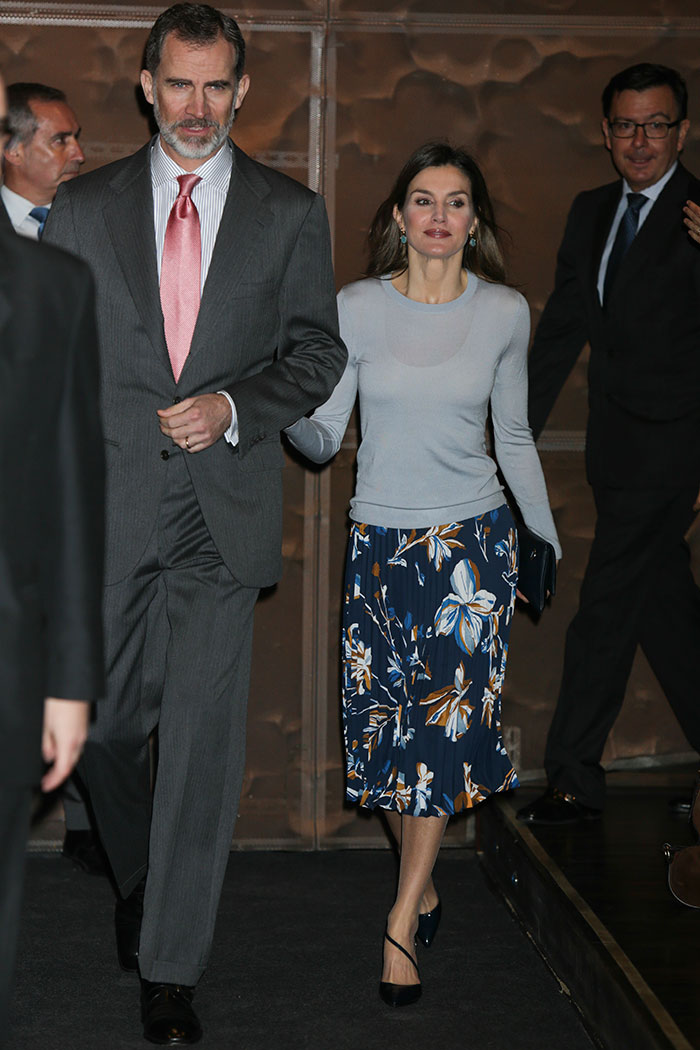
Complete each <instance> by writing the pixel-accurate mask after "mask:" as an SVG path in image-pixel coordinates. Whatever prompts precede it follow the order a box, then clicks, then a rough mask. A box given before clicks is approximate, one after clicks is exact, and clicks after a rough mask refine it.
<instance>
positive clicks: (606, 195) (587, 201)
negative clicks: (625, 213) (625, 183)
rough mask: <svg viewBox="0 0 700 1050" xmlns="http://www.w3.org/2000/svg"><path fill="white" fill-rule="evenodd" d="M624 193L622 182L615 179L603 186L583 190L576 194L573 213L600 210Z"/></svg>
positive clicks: (572, 207) (572, 208)
mask: <svg viewBox="0 0 700 1050" xmlns="http://www.w3.org/2000/svg"><path fill="white" fill-rule="evenodd" d="M621 192H622V182H621V180H620V179H615V180H614V181H613V182H606V183H605V184H604V185H603V186H594V187H593V188H592V189H589V190H581V191H580V192H579V193H577V194H576V196H575V197H574V200H573V204H572V205H571V211H572V213H579V212H587V211H596V210H597V209H598V208H602V207H606V206H607V205H608V204H609V203H610V201H612V200H615V199H616V198H618V197H619V196H620V193H621Z"/></svg>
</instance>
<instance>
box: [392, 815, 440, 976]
mask: <svg viewBox="0 0 700 1050" xmlns="http://www.w3.org/2000/svg"><path fill="white" fill-rule="evenodd" d="M392 822H393V823H390V827H392V833H394V834H395V831H394V827H395V821H394V818H393V817H392ZM446 825H447V817H409V816H406V815H405V814H404V815H402V816H401V828H400V839H397V841H400V847H401V863H400V866H399V886H398V890H397V893H396V900H395V901H394V906H393V908H392V909H391V911H390V912H389V916H388V918H387V931H388V933H389V934H390V935H391V936H392V937H393V938H394V940H395V941H398V943H399V944H400V945H402V946H403V947H404V948H405V949H406V950H407V951H408V952H410V954H411V955H413V956H415V949H414V938H415V935H416V929H417V928H418V912H419V910H420V906H421V901H422V900H423V898H424V894H425V892H426V888H427V886H428V883H429V882H430V884H431V885H432V882H431V875H432V870H433V866H434V864H435V858H436V857H437V855H438V850H439V849H440V843H441V842H442V837H443V835H444V833H445V827H446ZM433 892H434V889H433ZM436 901H437V895H436V898H435V900H434V901H433V902H432V904H433V906H434V904H435V903H436ZM382 980H383V981H389V982H391V983H392V984H417V983H418V982H417V980H416V971H415V970H414V968H413V967H412V966H411V963H410V962H409V961H408V959H406V958H405V957H404V956H403V955H402V954H401V952H400V951H398V949H396V948H394V946H393V945H391V944H389V942H388V941H386V940H385V941H384V969H383V972H382Z"/></svg>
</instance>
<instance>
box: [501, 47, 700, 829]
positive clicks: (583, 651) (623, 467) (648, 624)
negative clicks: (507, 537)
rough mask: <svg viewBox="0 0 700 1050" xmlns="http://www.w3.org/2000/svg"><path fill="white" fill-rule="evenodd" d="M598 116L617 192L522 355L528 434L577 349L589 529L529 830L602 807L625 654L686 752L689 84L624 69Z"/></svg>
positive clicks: (589, 210)
mask: <svg viewBox="0 0 700 1050" xmlns="http://www.w3.org/2000/svg"><path fill="white" fill-rule="evenodd" d="M603 113H604V120H603V135H604V137H605V145H606V147H607V148H608V150H610V153H611V157H612V161H613V164H614V165H615V167H616V169H617V171H618V173H619V175H620V176H621V178H622V182H620V181H617V182H614V183H612V184H610V185H608V186H603V187H601V188H600V189H596V190H591V191H588V192H585V193H582V194H580V195H579V196H578V197H577V198H576V200H575V201H574V204H573V207H572V209H571V213H570V215H569V219H568V222H567V226H566V232H565V234H564V240H563V242H562V245H561V248H560V251H559V256H558V260H557V273H556V284H555V289H554V292H553V293H552V295H551V297H550V299H549V301H548V303H547V305H546V307H545V310H544V313H543V315H542V319H541V321H540V324H539V326H538V328H537V332H536V334H535V339H534V343H533V347H532V352H531V357H530V423H531V425H532V429H533V433H534V434H535V435H537V434H539V432H540V431H541V429H542V427H543V425H544V422H545V420H546V419H547V416H548V414H549V411H550V409H551V407H552V405H553V403H554V401H555V399H556V397H557V394H558V393H559V390H560V389H561V387H562V385H563V383H564V381H565V379H566V377H567V375H568V373H569V372H570V370H571V368H572V366H573V364H574V362H575V360H576V358H577V356H578V354H579V352H580V351H581V349H582V347H583V345H584V343H586V342H587V341H588V342H589V344H590V350H591V352H590V364H589V373H588V380H589V419H588V431H587V438H586V467H587V473H588V480H589V482H590V484H591V485H592V487H593V495H594V498H595V504H596V511H597V522H596V530H595V537H594V540H593V545H592V547H591V552H590V557H589V562H588V566H587V568H586V573H585V577H584V580H583V583H582V586H581V595H580V604H579V610H578V612H577V614H576V616H575V618H574V619H573V621H572V622H571V624H570V626H569V629H568V633H567V638H566V649H565V655H564V671H563V677H562V684H561V691H560V694H559V700H558V704H557V708H556V711H555V714H554V718H553V721H552V725H551V727H550V730H549V735H548V738H547V747H546V752H545V768H546V771H547V777H548V780H549V789H548V791H547V792H546V793H545V795H544V796H542V797H541V798H539V799H537V800H536V802H534V803H533V804H532V805H530V806H525V807H523V808H522V809H521V810H520V811H519V812H518V818H519V819H520V820H522V821H525V822H528V823H546V824H563V823H575V822H577V821H580V820H584V819H595V818H597V817H599V816H600V815H601V811H602V808H603V803H604V797H605V775H604V771H603V769H602V767H601V765H600V759H601V756H602V753H603V748H604V746H605V741H606V739H607V736H608V733H609V732H610V729H611V728H612V725H613V722H614V721H615V718H616V717H617V714H618V712H619V710H620V707H621V705H622V701H623V698H624V693H625V687H626V684H627V680H628V677H629V673H630V669H631V665H632V660H633V657H634V653H635V650H636V647H637V645H641V647H642V650H643V651H644V653H645V655H646V657H647V659H648V660H649V663H650V665H651V667H652V670H653V671H654V673H655V674H656V676H657V678H658V680H659V683H660V685H661V687H662V689H663V690H664V693H665V694H666V697H667V699H668V701H669V703H670V705H671V708H672V709H673V712H674V714H675V715H676V717H677V719H678V721H679V723H680V725H681V727H682V729H683V731H684V733H685V735H686V737H687V739H688V741H689V743H690V744H691V746H692V747H693V748H694V749H695V750H698V751H700V704H699V703H698V699H697V687H698V681H700V644H699V642H700V592H699V591H698V588H697V587H696V585H695V582H694V580H693V577H692V575H691V572H690V564H689V552H688V549H687V546H686V544H685V541H684V536H685V533H686V532H687V530H688V528H689V526H690V524H691V522H692V521H693V517H694V504H696V501H697V498H698V488H699V486H700V310H699V309H698V304H699V303H700V251H699V250H698V248H697V246H696V245H695V244H693V243H692V241H691V240H690V239H689V238H688V237H687V235H686V233H685V230H684V226H683V214H682V208H683V205H684V204H685V202H686V200H688V198H694V199H696V200H697V199H698V193H699V192H700V184H698V181H697V180H696V179H695V178H694V177H693V176H692V175H691V174H690V173H689V172H688V171H686V170H685V168H684V167H683V166H682V165H681V164H680V162H679V160H678V157H679V154H680V152H681V150H682V149H683V143H684V142H685V139H686V135H687V133H688V120H687V90H686V86H685V83H684V81H683V80H682V78H681V77H680V75H679V74H678V73H677V72H676V71H675V70H672V69H668V68H667V67H665V66H657V65H649V64H647V63H644V64H642V65H637V66H632V67H631V68H629V69H626V70H624V71H623V72H622V73H619V74H618V75H617V76H615V77H613V79H612V80H611V81H610V83H609V84H608V86H607V87H606V89H605V91H604V93H603Z"/></svg>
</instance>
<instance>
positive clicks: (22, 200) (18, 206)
mask: <svg viewBox="0 0 700 1050" xmlns="http://www.w3.org/2000/svg"><path fill="white" fill-rule="evenodd" d="M2 199H3V202H4V204H5V210H6V212H7V214H8V215H9V216H10V221H11V223H12V225H13V226H19V224H20V223H21V222H23V221H24V219H26V218H27V216H28V215H29V212H30V211H31V210H32V208H33V207H34V205H33V204H32V202H31V201H28V200H27V198H26V197H20V195H19V193H15V191H14V190H11V189H10V187H9V186H3V187H2ZM44 207H46V208H50V207H51V205H50V204H46V205H44Z"/></svg>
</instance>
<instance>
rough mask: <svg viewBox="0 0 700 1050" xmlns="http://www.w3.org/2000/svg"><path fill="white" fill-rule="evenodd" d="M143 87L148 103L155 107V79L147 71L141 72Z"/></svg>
mask: <svg viewBox="0 0 700 1050" xmlns="http://www.w3.org/2000/svg"><path fill="white" fill-rule="evenodd" d="M141 87H142V88H143V93H144V95H145V96H146V102H149V103H150V104H151V105H153V77H152V76H151V74H150V73H149V72H148V70H147V69H142V70H141Z"/></svg>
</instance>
